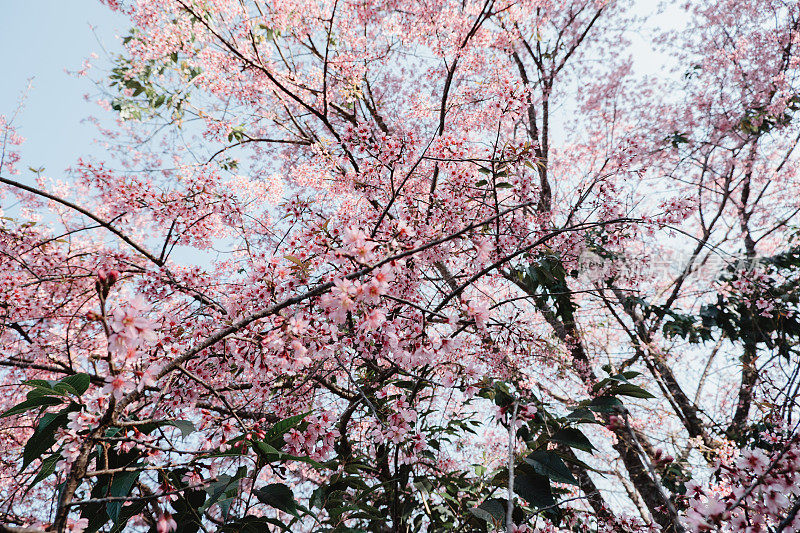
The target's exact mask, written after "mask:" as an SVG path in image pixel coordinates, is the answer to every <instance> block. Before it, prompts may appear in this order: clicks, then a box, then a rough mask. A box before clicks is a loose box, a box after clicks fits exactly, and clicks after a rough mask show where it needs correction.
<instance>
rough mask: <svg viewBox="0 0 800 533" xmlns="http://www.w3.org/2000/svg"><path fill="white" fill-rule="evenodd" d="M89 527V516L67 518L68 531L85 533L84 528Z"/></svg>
mask: <svg viewBox="0 0 800 533" xmlns="http://www.w3.org/2000/svg"><path fill="white" fill-rule="evenodd" d="M87 527H89V519H88V518H78V519H77V520H75V519H72V518H68V519H67V531H69V532H70V533H83V530H84V529H86V528H87Z"/></svg>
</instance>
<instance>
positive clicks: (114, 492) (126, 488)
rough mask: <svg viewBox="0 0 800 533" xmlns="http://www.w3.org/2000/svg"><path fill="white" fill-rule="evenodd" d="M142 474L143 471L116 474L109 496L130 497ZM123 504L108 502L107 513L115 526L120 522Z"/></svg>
mask: <svg viewBox="0 0 800 533" xmlns="http://www.w3.org/2000/svg"><path fill="white" fill-rule="evenodd" d="M134 466H141V465H134ZM140 473H141V470H136V471H132V472H119V473H117V474H114V480H113V481H112V482H111V487H110V488H109V490H108V495H109V496H114V497H122V496H127V495H129V494H130V493H131V490H132V489H133V485H134V483H136V479H137V478H138V477H139V474H140ZM122 503H123V502H121V501H117V502H108V503H107V504H106V513H108V516H109V517H110V518H111V520H113V521H114V523H115V524H116V523H117V522H119V517H120V511H121V510H122Z"/></svg>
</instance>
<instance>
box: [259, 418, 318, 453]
mask: <svg viewBox="0 0 800 533" xmlns="http://www.w3.org/2000/svg"><path fill="white" fill-rule="evenodd" d="M310 413H311V411H306V412H305V413H303V414H301V415H295V416H290V417H289V418H285V419H283V420H281V421H280V422H277V423H276V424H275V425H274V426H272V427H271V428H269V429H268V430H267V433H266V434H265V435H264V439H263V442H266V443H268V444H270V445H271V446H273V447H275V448H277V449H281V448H283V445H284V444H285V443H284V441H283V436H284V435H285V434H286V433H287V432H288V431H289V430H290V429H292V428H294V427H297V426H299V425H300V423H301V422H303V420H304V419H305V418H306V417H307V416H308V415H309V414H310Z"/></svg>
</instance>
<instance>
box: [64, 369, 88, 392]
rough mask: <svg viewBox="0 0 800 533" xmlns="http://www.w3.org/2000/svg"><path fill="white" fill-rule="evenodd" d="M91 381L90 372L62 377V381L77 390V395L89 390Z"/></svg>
mask: <svg viewBox="0 0 800 533" xmlns="http://www.w3.org/2000/svg"><path fill="white" fill-rule="evenodd" d="M90 381H91V380H90V379H89V374H84V373H80V374H73V375H71V376H67V377H65V378H64V379H62V380H61V381H60V383H63V384H65V385H69V386H70V387H72V389H73V390H75V391H76V392H77V396H81V395H82V394H83V393H84V392H86V391H87V390H89V383H90Z"/></svg>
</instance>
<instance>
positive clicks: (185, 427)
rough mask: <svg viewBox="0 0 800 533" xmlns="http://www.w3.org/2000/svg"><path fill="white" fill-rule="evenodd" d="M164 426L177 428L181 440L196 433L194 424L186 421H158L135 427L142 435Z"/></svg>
mask: <svg viewBox="0 0 800 533" xmlns="http://www.w3.org/2000/svg"><path fill="white" fill-rule="evenodd" d="M164 426H172V427H174V428H178V429H179V430H180V432H181V436H182V437H183V438H186V437H188V436H189V435H191V434H192V433H194V432H195V431H196V429H195V427H194V424H193V423H191V422H189V421H188V420H159V421H158V422H148V423H143V424H142V425H140V426H136V427H137V429H138V430H139V431H141V432H142V433H145V434H149V433H151V432H152V431H154V430H155V429H157V428H161V427H164Z"/></svg>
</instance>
